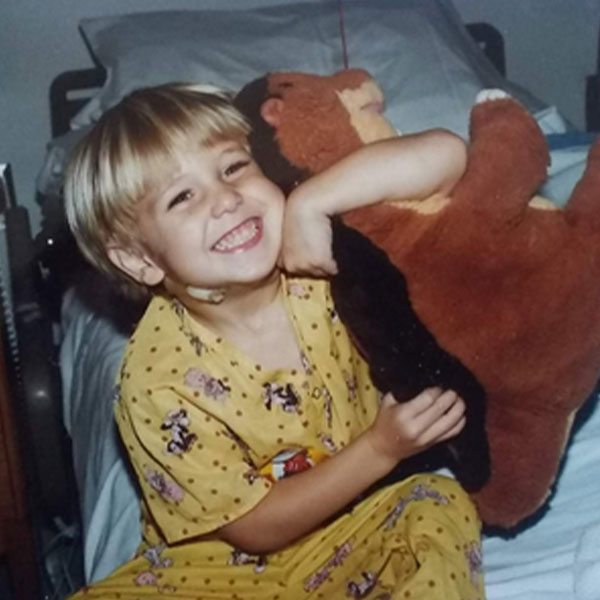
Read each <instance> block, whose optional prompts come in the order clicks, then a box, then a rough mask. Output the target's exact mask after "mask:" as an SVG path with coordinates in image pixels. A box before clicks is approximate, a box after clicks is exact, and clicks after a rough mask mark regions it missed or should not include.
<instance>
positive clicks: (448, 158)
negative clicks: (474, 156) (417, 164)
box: [431, 129, 468, 193]
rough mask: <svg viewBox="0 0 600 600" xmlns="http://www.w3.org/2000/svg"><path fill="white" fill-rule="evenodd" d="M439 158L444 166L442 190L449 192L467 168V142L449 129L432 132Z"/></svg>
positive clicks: (433, 142)
mask: <svg viewBox="0 0 600 600" xmlns="http://www.w3.org/2000/svg"><path fill="white" fill-rule="evenodd" d="M431 133H432V136H433V138H434V139H432V144H434V145H435V148H436V152H437V156H438V159H439V160H440V161H441V164H442V165H443V167H444V175H445V176H444V177H443V181H442V184H441V189H440V191H441V192H443V193H448V192H450V191H451V190H452V188H453V187H454V186H455V185H456V183H458V180H459V179H460V178H461V177H462V176H463V173H464V172H465V169H466V168H467V156H468V152H467V144H466V142H465V141H464V140H463V138H461V137H460V136H459V135H457V134H455V133H453V132H451V131H449V130H447V129H435V130H433V131H432V132H431Z"/></svg>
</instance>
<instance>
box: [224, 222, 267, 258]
mask: <svg viewBox="0 0 600 600" xmlns="http://www.w3.org/2000/svg"><path fill="white" fill-rule="evenodd" d="M257 232H258V224H257V223H256V221H254V220H252V221H248V222H247V223H245V224H244V225H241V226H240V227H236V228H235V229H234V230H233V231H232V232H231V233H228V234H227V235H226V236H225V237H223V238H221V239H220V240H219V241H218V242H217V243H216V244H215V250H220V251H224V250H231V249H232V248H235V247H237V246H241V245H242V244H245V243H246V242H247V241H248V240H250V239H252V238H253V237H254V236H255V235H256V234H257Z"/></svg>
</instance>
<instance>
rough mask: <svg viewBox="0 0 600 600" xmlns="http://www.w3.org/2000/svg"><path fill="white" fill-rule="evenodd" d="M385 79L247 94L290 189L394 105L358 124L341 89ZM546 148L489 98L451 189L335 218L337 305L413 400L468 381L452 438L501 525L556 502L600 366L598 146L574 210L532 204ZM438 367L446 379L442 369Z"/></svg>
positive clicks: (519, 112) (490, 520)
mask: <svg viewBox="0 0 600 600" xmlns="http://www.w3.org/2000/svg"><path fill="white" fill-rule="evenodd" d="M373 85H374V83H373V82H372V80H371V79H370V77H369V76H368V74H366V73H365V72H364V71H350V72H344V73H343V74H337V75H334V76H331V77H319V76H314V75H307V74H296V73H275V74H270V75H268V76H267V77H265V78H263V79H262V80H260V81H259V82H253V83H252V84H251V85H250V87H248V88H247V89H245V90H243V91H242V92H241V94H240V96H239V106H240V107H241V108H242V110H243V111H244V112H246V114H247V115H248V116H249V118H250V120H251V122H252V123H253V125H254V127H255V136H254V138H253V139H252V140H251V144H252V146H253V150H254V152H255V155H256V158H257V160H258V161H259V163H261V165H262V166H263V168H264V169H265V170H266V172H267V174H268V175H269V176H271V177H272V176H273V173H272V171H271V170H270V167H271V166H272V165H275V166H276V169H277V170H278V173H277V178H278V180H279V181H280V183H282V187H284V188H286V187H287V188H288V189H289V187H290V186H293V185H294V182H296V181H299V180H302V178H303V177H305V176H306V175H307V174H309V173H315V172H318V171H320V170H322V169H323V168H325V167H326V166H328V165H329V164H331V162H333V161H334V160H337V159H339V158H341V157H342V156H343V155H345V154H346V153H348V152H349V151H351V150H353V149H354V148H357V147H358V146H359V145H360V144H362V143H363V140H364V138H365V136H364V131H365V129H367V130H368V129H369V127H371V125H369V123H371V124H372V128H374V129H377V128H378V127H379V126H378V125H375V120H376V119H377V118H379V119H383V117H381V115H372V118H371V116H369V118H368V119H367V120H366V121H364V120H363V122H361V120H360V118H358V120H357V118H356V115H354V116H353V115H351V114H350V112H349V111H348V103H347V102H345V103H344V102H343V101H342V99H343V98H344V94H345V93H346V92H348V91H349V90H350V91H352V90H357V91H358V92H359V94H361V93H364V92H365V90H366V91H367V92H368V93H372V92H371V91H370V90H372V88H373ZM379 93H380V91H379ZM367 95H368V94H367ZM269 98H277V99H279V100H281V101H282V102H281V104H280V109H281V114H280V115H279V123H280V126H278V127H277V129H274V128H271V127H270V126H269V125H267V124H265V122H264V120H263V118H262V116H261V110H262V107H263V106H264V103H265V101H266V100H267V99H269ZM250 99H251V100H250ZM336 105H337V106H336ZM361 118H362V117H361ZM369 119H371V121H369ZM365 123H366V124H365ZM359 130H360V132H361V133H362V138H363V139H361V135H359ZM319 132H325V133H324V134H323V133H319ZM338 137H339V139H340V140H344V142H343V143H342V144H340V145H339V146H337V145H336V144H335V143H332V139H338ZM374 137H376V136H371V138H370V139H374ZM259 138H260V139H259ZM346 140H354V142H353V143H347V142H346ZM321 145H323V146H324V149H322V148H321ZM267 148H269V150H267ZM273 154H278V155H279V162H278V163H274V162H272V158H271V156H272V155H273ZM281 157H283V158H284V159H285V160H283V161H282V160H281ZM548 160H549V155H548V149H547V147H546V143H545V140H544V138H543V135H542V133H541V132H540V130H539V128H538V127H537V124H536V123H535V121H534V120H533V119H532V118H531V117H530V116H529V115H528V114H527V113H526V111H525V110H524V109H523V108H522V107H521V106H520V105H519V104H518V103H517V102H515V101H513V100H511V99H500V100H490V101H487V102H483V103H481V104H478V105H476V106H475V107H474V109H473V111H472V117H471V143H470V150H469V163H468V167H467V171H466V173H465V175H464V177H463V178H462V179H461V181H460V182H459V184H458V185H457V186H456V188H455V190H454V191H453V193H452V195H451V197H450V198H447V199H445V201H444V202H442V203H438V204H436V205H435V206H428V203H427V202H422V203H420V204H418V205H417V204H414V205H413V204H410V203H394V202H393V201H388V202H385V203H381V204H379V205H376V206H371V207H367V208H362V209H357V210H354V211H351V212H349V213H347V214H345V215H344V216H343V224H342V223H336V224H335V225H334V256H335V257H336V260H337V262H338V265H339V267H340V276H339V282H338V283H336V279H337V278H334V280H333V282H332V284H333V287H334V290H335V299H336V303H337V305H338V308H339V310H340V314H341V315H342V317H343V318H344V320H345V321H346V324H347V325H348V326H349V328H350V329H351V330H352V331H353V333H354V334H355V335H356V337H357V339H358V341H359V344H360V346H361V347H362V348H363V349H364V350H365V352H366V354H367V356H368V359H369V361H370V364H371V368H372V372H373V377H374V379H375V382H376V384H377V385H378V386H380V387H381V388H382V389H390V390H394V389H398V388H400V389H401V388H402V387H403V386H405V388H404V390H405V392H406V394H407V395H409V396H410V395H411V394H413V393H414V392H416V391H418V387H419V386H423V385H430V384H431V383H439V384H442V385H446V384H447V385H450V386H452V387H456V389H457V390H458V391H459V392H460V393H461V395H463V397H464V398H465V400H466V402H467V406H468V410H469V413H468V426H467V427H466V428H465V431H466V433H465V438H466V440H461V439H460V438H459V439H457V440H456V441H455V444H454V445H453V446H451V447H450V448H451V450H450V456H452V457H453V458H454V464H453V468H454V469H455V470H456V473H457V476H458V478H459V479H460V480H461V481H464V483H465V484H466V487H468V488H469V487H470V489H471V490H473V489H476V488H477V487H478V486H477V485H472V484H473V482H475V484H477V483H481V482H485V485H483V487H482V488H481V489H479V490H478V491H475V492H473V494H472V497H473V499H474V500H475V502H476V504H477V506H478V509H479V512H480V515H481V517H482V519H483V520H484V522H485V523H487V524H489V525H499V526H502V527H512V526H514V525H516V524H517V523H519V522H520V521H522V520H523V519H524V518H525V517H527V516H529V515H531V514H532V513H534V512H535V511H536V510H537V509H538V508H540V506H542V505H543V503H544V502H545V500H546V499H547V497H548V495H549V493H550V491H551V487H552V484H553V482H554V480H555V477H556V474H557V471H558V468H559V463H560V460H561V457H562V455H563V453H564V449H565V445H566V443H567V440H568V436H569V432H570V428H571V424H572V421H573V417H574V414H575V412H576V410H577V409H578V408H579V407H580V406H581V405H582V404H583V402H584V401H585V400H586V398H587V397H588V395H589V394H590V393H591V391H592V390H593V388H594V385H595V383H596V381H597V378H598V374H599V369H600V143H596V145H595V146H594V147H593V149H592V150H591V152H590V157H589V163H588V167H587V169H586V172H585V174H584V176H583V178H582V180H581V181H580V182H579V184H578V186H577V187H576V189H575V190H574V192H573V194H572V197H571V199H570V201H569V203H568V205H567V206H566V208H565V209H564V210H550V209H548V208H547V207H540V206H538V205H536V203H535V202H532V198H533V197H534V194H535V191H536V189H537V188H538V187H539V185H540V183H541V182H542V181H543V180H544V178H545V176H546V165H547V163H548ZM279 169H281V171H279ZM286 169H289V171H287V173H284V171H285V170H286ZM425 208H427V210H423V209H425ZM348 228H351V230H349V229H348ZM348 231H350V233H347V232H348ZM344 232H346V233H344ZM348 273H349V275H348V276H347V274H348ZM407 297H408V298H410V307H409V308H407V304H408V303H407ZM414 332H418V333H414ZM413 336H414V340H413ZM416 357H418V358H416ZM440 365H441V366H440ZM438 370H440V371H441V372H442V373H445V374H447V375H444V376H442V377H440V378H439V379H438V375H439V374H438V372H437V371H438ZM478 382H480V384H481V386H483V390H485V396H486V408H485V431H486V433H487V439H488V442H489V452H490V455H489V456H490V461H491V474H490V477H489V479H487V458H488V457H487V453H486V447H485V443H482V440H483V442H485V440H484V439H483V437H482V436H481V430H482V429H483V418H484V408H483V405H484V403H483V392H482V390H481V388H480V386H479V383H478ZM394 386H397V387H394ZM415 386H416V388H415ZM402 397H404V396H403V395H400V399H401V398H402ZM417 466H419V465H418V464H417ZM465 474H466V475H465ZM486 479H487V481H486Z"/></svg>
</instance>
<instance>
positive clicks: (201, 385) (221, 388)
mask: <svg viewBox="0 0 600 600" xmlns="http://www.w3.org/2000/svg"><path fill="white" fill-rule="evenodd" d="M183 382H184V383H185V385H187V386H188V387H191V388H194V389H199V390H202V392H203V393H204V395H205V396H208V397H209V398H212V399H213V400H217V401H218V402H224V401H225V400H227V398H229V392H231V388H230V387H229V386H228V385H225V383H224V382H223V380H222V379H217V378H216V377H213V376H212V375H210V374H209V373H207V372H206V371H203V370H202V369H198V368H197V367H193V368H191V369H188V370H187V372H186V374H185V376H184V378H183Z"/></svg>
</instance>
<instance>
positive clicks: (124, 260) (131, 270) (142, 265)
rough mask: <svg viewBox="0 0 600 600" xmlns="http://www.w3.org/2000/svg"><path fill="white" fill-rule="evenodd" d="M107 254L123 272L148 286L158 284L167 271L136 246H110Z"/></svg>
mask: <svg viewBox="0 0 600 600" xmlns="http://www.w3.org/2000/svg"><path fill="white" fill-rule="evenodd" d="M106 254H107V256H108V258H109V260H110V262H111V263H112V264H113V265H115V267H117V269H119V270H120V271H123V273H126V274H127V275H129V277H131V278H132V279H134V280H135V281H137V282H138V283H143V284H144V285H147V286H150V287H152V286H154V285H158V284H159V283H161V282H162V280H163V279H164V277H165V272H164V271H163V270H162V269H161V268H160V267H159V266H158V265H157V264H156V263H155V262H154V261H153V260H152V259H150V258H149V257H148V256H146V255H145V254H144V253H143V252H141V251H139V250H138V249H136V248H124V247H123V246H116V245H115V246H109V247H108V249H107V251H106Z"/></svg>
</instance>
